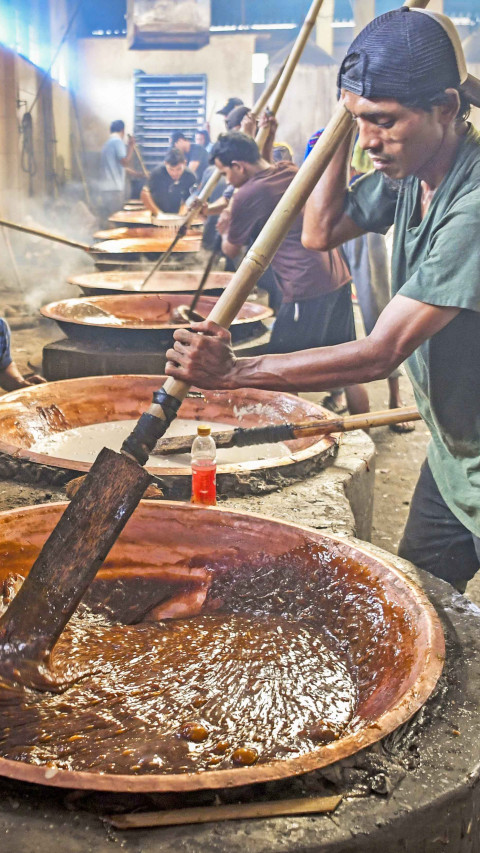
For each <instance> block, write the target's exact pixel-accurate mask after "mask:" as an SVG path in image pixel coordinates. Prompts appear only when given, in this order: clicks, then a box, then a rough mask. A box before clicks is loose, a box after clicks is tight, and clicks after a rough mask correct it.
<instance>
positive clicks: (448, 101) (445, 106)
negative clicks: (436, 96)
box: [437, 89, 460, 124]
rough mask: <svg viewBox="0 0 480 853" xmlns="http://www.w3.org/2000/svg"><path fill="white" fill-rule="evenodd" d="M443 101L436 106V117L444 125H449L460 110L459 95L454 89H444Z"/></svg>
mask: <svg viewBox="0 0 480 853" xmlns="http://www.w3.org/2000/svg"><path fill="white" fill-rule="evenodd" d="M445 96H446V97H445V101H444V103H442V104H438V105H437V110H438V115H439V117H440V120H441V121H443V122H444V124H450V122H451V121H452V119H455V117H456V115H457V114H458V111H459V109H460V95H459V94H458V92H457V90H456V89H445Z"/></svg>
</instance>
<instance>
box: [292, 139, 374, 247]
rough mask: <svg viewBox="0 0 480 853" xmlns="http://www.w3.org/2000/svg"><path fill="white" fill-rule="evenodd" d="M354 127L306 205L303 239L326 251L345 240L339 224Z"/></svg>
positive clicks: (308, 244)
mask: <svg viewBox="0 0 480 853" xmlns="http://www.w3.org/2000/svg"><path fill="white" fill-rule="evenodd" d="M354 130H355V128H354V127H352V133H351V134H348V136H347V138H346V139H344V140H343V141H342V142H341V143H340V145H339V146H338V148H337V151H336V152H335V154H334V156H333V157H332V159H331V161H330V163H329V165H328V166H327V168H326V169H325V172H324V173H323V175H322V177H321V178H320V180H319V182H318V183H317V185H316V187H315V188H314V190H313V192H312V194H311V195H310V197H309V199H308V200H307V203H306V205H305V212H304V216H303V231H302V243H303V245H304V246H305V247H306V248H308V249H317V250H318V249H319V250H322V251H325V250H327V249H332V248H334V246H336V245H338V244H339V243H340V242H343V240H342V239H340V240H339V239H338V235H337V233H336V230H335V228H336V226H338V224H339V223H340V221H341V219H342V217H343V215H344V214H343V212H344V206H345V197H346V193H347V187H348V171H349V166H350V159H351V151H352V142H353V138H354V137H353V133H354ZM317 144H318V143H317ZM310 156H312V155H310ZM358 233H361V232H360V231H359V232H358ZM353 236H354V235H353ZM346 239H348V236H347V237H346Z"/></svg>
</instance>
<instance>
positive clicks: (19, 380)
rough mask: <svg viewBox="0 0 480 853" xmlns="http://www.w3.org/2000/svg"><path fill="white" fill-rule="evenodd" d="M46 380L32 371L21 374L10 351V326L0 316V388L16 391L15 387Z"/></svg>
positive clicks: (38, 383)
mask: <svg viewBox="0 0 480 853" xmlns="http://www.w3.org/2000/svg"><path fill="white" fill-rule="evenodd" d="M45 381H46V380H45V379H44V378H43V376H39V375H38V374H37V373H33V374H31V375H30V376H28V377H26V376H22V374H21V373H20V371H19V369H18V367H17V365H16V364H15V362H14V360H13V359H12V356H11V352H10V326H9V325H8V323H7V321H6V320H4V319H3V318H0V388H3V389H4V391H16V390H17V388H28V387H29V386H30V385H40V384H41V383H43V382H45Z"/></svg>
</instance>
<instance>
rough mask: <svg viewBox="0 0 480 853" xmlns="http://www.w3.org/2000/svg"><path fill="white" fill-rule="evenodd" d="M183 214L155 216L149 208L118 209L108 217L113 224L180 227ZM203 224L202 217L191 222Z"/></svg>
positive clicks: (197, 224) (160, 214)
mask: <svg viewBox="0 0 480 853" xmlns="http://www.w3.org/2000/svg"><path fill="white" fill-rule="evenodd" d="M184 219H185V217H184V216H180V215H179V214H178V213H159V214H158V215H157V216H152V213H151V212H150V211H149V210H138V209H137V210H119V211H117V212H116V213H112V215H111V216H110V217H109V222H114V223H115V225H125V226H126V227H134V226H138V225H155V227H157V228H172V227H173V228H180V225H181V224H182V222H183V220H184ZM203 224H204V221H203V219H200V218H197V219H194V221H193V222H192V223H191V225H192V226H193V227H195V226H197V227H198V226H201V225H203Z"/></svg>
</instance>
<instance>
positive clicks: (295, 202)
mask: <svg viewBox="0 0 480 853" xmlns="http://www.w3.org/2000/svg"><path fill="white" fill-rule="evenodd" d="M352 127H353V124H352V118H351V116H350V114H349V113H347V111H346V110H345V108H344V107H343V105H342V104H338V105H337V107H336V109H335V112H334V114H333V116H332V118H331V119H330V121H329V122H328V124H327V127H326V128H325V130H324V132H323V134H322V136H321V137H320V139H319V140H318V142H317V144H316V145H315V147H314V149H313V151H312V152H311V154H310V155H309V156H308V157H307V159H306V160H305V161H304V163H303V164H302V166H301V168H300V169H299V171H298V172H297V174H296V175H295V177H294V179H293V181H292V183H291V184H290V186H289V187H288V189H287V190H286V192H285V193H284V195H283V197H282V200H281V202H280V204H278V205H277V207H276V208H275V210H274V212H273V213H272V215H271V216H270V219H269V220H268V222H267V223H266V224H265V225H264V227H263V228H262V231H261V232H260V234H259V236H258V237H257V239H256V240H255V242H254V243H253V245H252V247H251V248H250V249H249V250H248V252H247V254H246V255H245V257H244V259H243V261H242V263H241V264H240V266H239V268H238V270H237V271H236V273H235V274H234V276H233V278H232V279H231V281H230V282H229V284H228V285H227V287H226V288H225V290H224V292H223V293H222V295H221V296H220V298H219V300H218V302H217V303H216V304H215V306H214V307H213V309H212V311H211V312H210V314H209V315H208V319H209V320H213V321H214V322H215V323H218V324H219V325H220V326H223V327H224V328H228V326H229V325H230V323H231V322H232V320H233V319H234V318H235V317H236V315H237V314H238V311H239V310H240V308H241V307H242V305H243V303H244V302H245V300H246V299H247V297H248V296H249V294H250V293H251V291H252V290H253V288H254V287H255V285H256V283H257V281H258V279H259V278H260V276H261V275H262V274H263V272H264V271H265V270H266V268H267V266H268V265H269V263H270V262H271V260H272V258H273V256H274V255H275V252H276V251H277V249H278V247H279V246H280V244H281V243H282V242H283V240H284V239H285V237H286V235H287V233H288V231H289V230H290V228H291V225H292V222H293V221H294V219H295V218H296V216H298V214H299V213H300V211H301V209H302V207H303V206H304V204H305V202H306V200H307V198H308V196H309V195H310V193H311V192H312V190H313V188H314V186H315V185H316V184H317V183H318V181H319V179H320V177H321V175H322V174H323V172H324V170H325V169H326V167H327V166H328V163H329V162H330V159H331V158H332V156H333V154H334V152H335V151H336V149H337V148H338V146H339V145H340V143H341V142H342V140H343V139H344V138H345V136H346V135H347V133H349V132H350V130H351V129H352ZM163 388H164V390H165V392H166V393H167V394H169V395H171V396H173V397H175V398H176V399H177V400H180V401H182V400H184V398H185V397H186V395H187V393H188V389H189V386H188V385H187V384H186V383H185V382H180V381H178V380H176V379H171V378H168V379H167V380H166V382H165V384H164V386H163ZM148 413H149V414H151V415H155V416H156V417H158V418H161V419H162V420H163V419H164V413H163V409H162V407H161V406H158V405H156V404H153V405H152V406H151V407H150V408H149V410H148Z"/></svg>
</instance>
